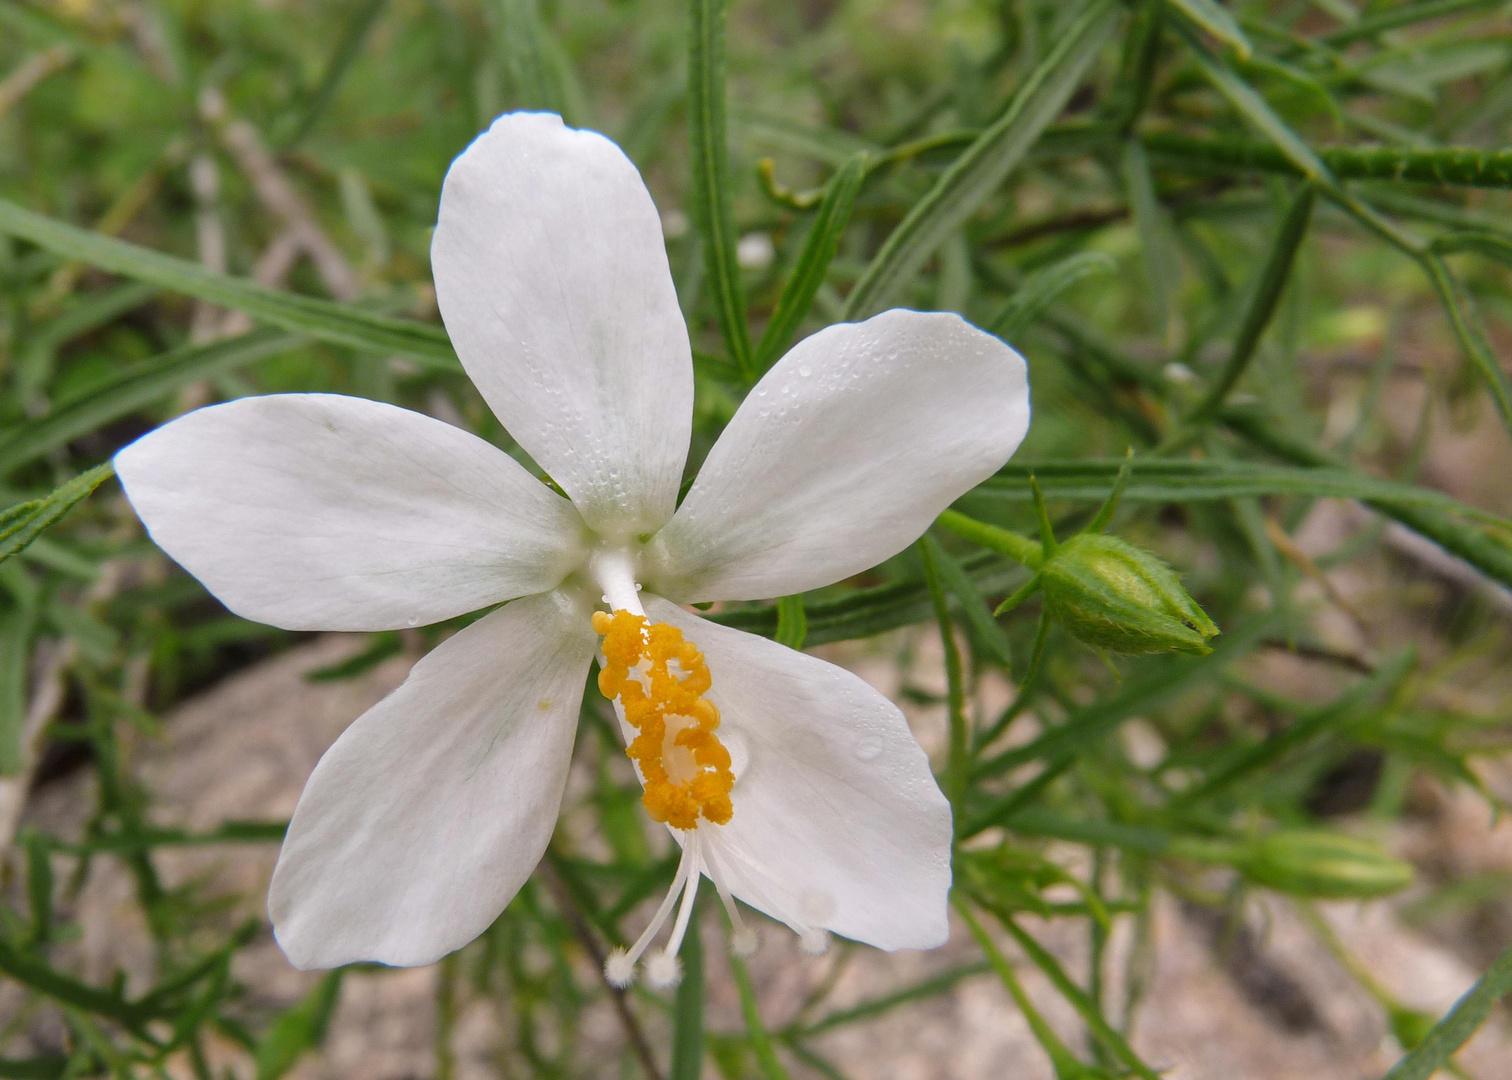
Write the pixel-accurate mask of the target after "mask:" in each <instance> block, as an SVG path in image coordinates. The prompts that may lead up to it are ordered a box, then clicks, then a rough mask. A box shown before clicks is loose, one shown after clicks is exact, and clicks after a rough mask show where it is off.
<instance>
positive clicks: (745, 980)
mask: <svg viewBox="0 0 1512 1080" xmlns="http://www.w3.org/2000/svg"><path fill="white" fill-rule="evenodd" d="M729 959H730V974H731V975H733V976H734V977H735V990H736V992H737V993H738V994H739V995H740V1013H741V1016H743V1017H744V1018H745V1026H746V1039H747V1041H749V1042H750V1044H751V1050H752V1051H753V1052H754V1053H755V1054H756V1063H757V1064H758V1065H760V1066H761V1072H762V1074H763V1075H764V1076H765V1077H766V1080H791V1077H790V1076H789V1074H788V1071H787V1070H786V1069H785V1068H783V1067H782V1062H781V1061H780V1060H779V1059H778V1057H777V1051H776V1050H774V1049H773V1048H772V1037H771V1035H770V1034H768V1033H767V1028H766V1024H765V1023H764V1022H763V1021H762V1019H761V1006H760V1004H759V1003H758V1002H757V1000H756V987H755V986H754V985H752V983H751V973H750V972H749V971H747V970H746V964H745V961H744V960H742V959H741V958H740V957H739V956H737V955H736V954H735V953H733V952H732V953H730V957H729Z"/></svg>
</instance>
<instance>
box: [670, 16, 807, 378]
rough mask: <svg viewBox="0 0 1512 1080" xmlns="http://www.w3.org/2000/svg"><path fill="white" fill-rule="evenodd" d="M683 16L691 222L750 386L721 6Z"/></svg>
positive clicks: (734, 356)
mask: <svg viewBox="0 0 1512 1080" xmlns="http://www.w3.org/2000/svg"><path fill="white" fill-rule="evenodd" d="M688 14H689V20H688V44H689V55H688V145H689V151H690V154H691V161H690V171H691V173H692V181H693V184H692V190H691V193H690V196H689V197H690V198H691V199H692V206H693V220H694V223H695V224H696V225H697V227H698V233H699V236H700V237H701V238H702V240H703V247H704V261H705V264H706V267H707V269H708V275H709V282H710V286H711V288H712V289H713V292H714V311H715V315H716V316H717V317H718V319H719V330H720V333H722V334H723V335H724V340H725V348H726V349H728V350H729V352H730V359H731V360H733V361H734V362H735V366H736V367H737V368H738V369H739V370H740V374H741V376H742V377H743V378H744V379H745V380H746V381H747V382H754V381H755V377H756V368H755V365H754V358H753V356H752V350H751V332H750V328H749V327H748V326H747V325H746V305H745V290H744V288H743V287H742V285H741V282H740V262H739V260H737V258H736V256H735V248H736V243H737V240H738V238H737V237H736V235H735V216H734V212H733V210H732V209H731V204H730V147H729V143H728V141H727V139H726V135H725V19H726V14H727V10H726V0H689V2H688ZM816 288H817V286H816Z"/></svg>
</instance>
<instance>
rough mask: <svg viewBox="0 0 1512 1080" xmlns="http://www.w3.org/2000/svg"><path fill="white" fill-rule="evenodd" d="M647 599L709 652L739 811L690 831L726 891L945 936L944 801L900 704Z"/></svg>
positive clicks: (852, 927)
mask: <svg viewBox="0 0 1512 1080" xmlns="http://www.w3.org/2000/svg"><path fill="white" fill-rule="evenodd" d="M645 600H646V605H645V606H646V614H647V615H648V616H650V617H651V618H652V619H654V620H656V621H658V622H669V623H672V624H673V625H674V626H677V627H678V628H680V629H681V630H682V631H683V634H684V635H685V636H686V637H687V639H688V640H689V641H692V642H693V643H694V644H696V645H697V646H698V647H699V649H701V650H702V651H703V653H704V656H705V658H706V659H707V660H708V662H709V672H710V674H711V675H712V677H713V680H714V685H713V688H712V689H711V690H710V691H709V693H708V695H707V696H708V698H709V699H710V700H711V701H713V702H714V704H716V705H717V706H719V710H720V713H721V715H722V717H723V719H722V722H721V724H720V727H719V737H720V739H721V740H722V741H723V742H724V743H725V745H726V746H727V747H728V748H729V750H730V754H731V757H732V758H733V759H734V767H735V775H736V780H735V787H734V790H733V791H732V792H731V802H732V804H733V805H734V808H735V814H734V817H732V818H731V819H730V823H729V824H728V825H725V826H723V827H719V826H711V825H708V824H704V825H701V826H700V831H702V830H703V829H708V830H710V832H711V834H712V836H713V839H714V843H715V844H716V847H715V853H716V857H717V858H718V859H719V863H720V867H719V868H720V871H721V873H722V874H723V875H724V877H725V879H726V883H727V884H728V885H729V886H730V890H731V892H733V893H734V894H735V895H736V896H738V897H740V899H742V900H744V901H745V902H746V903H748V904H750V905H751V906H752V907H755V908H758V909H760V910H762V911H765V912H766V913H767V914H768V915H771V916H772V917H773V918H776V919H780V920H782V921H783V922H786V923H787V924H788V925H790V926H792V927H794V929H801V928H814V927H820V926H822V927H824V928H825V929H828V930H832V931H834V932H835V933H837V934H842V935H844V936H845V937H848V938H851V939H853V940H855V941H861V942H865V943H867V944H869V945H875V946H876V947H877V948H880V949H931V948H934V947H935V946H937V945H941V944H943V943H944V942H945V939H946V937H947V936H948V935H949V928H948V923H947V918H946V906H947V902H948V897H949V893H950V844H951V820H950V804H949V803H947V802H946V801H945V796H944V795H942V794H941V793H940V789H939V788H938V787H937V786H936V785H935V781H934V777H933V776H932V775H930V771H929V759H928V758H927V757H925V755H924V751H923V750H922V749H921V748H920V746H919V744H918V742H917V741H915V739H914V737H913V734H912V733H911V732H910V731H909V729H908V722H907V721H906V720H904V718H903V714H902V713H901V712H899V711H898V707H897V706H896V705H894V704H893V703H892V702H890V701H888V700H887V698H885V697H884V696H882V694H880V693H878V692H877V691H876V690H874V689H872V688H871V687H870V686H868V685H867V684H866V683H865V682H863V681H862V680H861V679H860V678H859V677H857V676H856V675H853V674H851V673H850V672H848V671H846V670H845V669H843V668H839V667H836V666H835V665H833V664H829V663H826V662H825V661H823V660H819V659H817V658H815V657H812V656H807V655H805V654H803V653H800V652H795V651H794V650H792V649H789V648H787V647H786V646H785V645H778V644H777V643H775V642H772V641H768V640H766V639H765V638H760V637H756V636H755V635H752V634H746V633H743V632H741V631H739V630H732V629H730V628H729V627H724V626H719V625H717V624H715V623H711V622H707V621H705V620H703V619H700V618H698V617H697V616H696V615H690V614H689V613H687V612H686V611H683V610H682V609H681V608H679V607H677V606H676V605H674V604H672V603H669V602H668V601H666V600H663V599H661V598H660V597H655V596H648V597H646V598H645Z"/></svg>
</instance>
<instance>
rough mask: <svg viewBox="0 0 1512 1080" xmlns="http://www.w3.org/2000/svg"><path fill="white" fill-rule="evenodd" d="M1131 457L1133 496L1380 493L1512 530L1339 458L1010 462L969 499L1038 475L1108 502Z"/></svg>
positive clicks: (1012, 493) (1016, 493) (1013, 489)
mask: <svg viewBox="0 0 1512 1080" xmlns="http://www.w3.org/2000/svg"><path fill="white" fill-rule="evenodd" d="M1125 464H1127V465H1128V467H1129V479H1128V482H1127V486H1126V487H1125V488H1124V491H1123V495H1122V498H1124V499H1125V500H1128V501H1130V502H1147V503H1183V502H1207V501H1214V500H1220V499H1237V498H1246V497H1253V496H1265V495H1301V496H1306V497H1308V498H1336V499H1357V500H1360V501H1362V502H1369V501H1372V500H1375V501H1389V502H1391V503H1394V504H1397V505H1401V506H1421V507H1432V508H1434V509H1436V510H1440V511H1443V512H1445V513H1450V514H1455V515H1457V516H1461V517H1465V518H1469V519H1472V520H1476V521H1483V522H1486V523H1487V524H1490V525H1494V526H1497V527H1500V528H1506V529H1512V520H1509V519H1507V518H1503V517H1500V516H1499V515H1496V514H1492V513H1490V512H1488V511H1484V510H1480V509H1478V508H1476V507H1473V506H1469V505H1467V504H1465V503H1462V502H1460V501H1458V500H1457V499H1454V498H1452V497H1451V496H1448V495H1445V494H1444V493H1443V492H1441V491H1435V490H1433V489H1432V488H1425V487H1418V486H1417V485H1415V484H1406V483H1402V482H1401V481H1398V480H1382V479H1379V478H1377V477H1374V476H1370V475H1368V474H1366V473H1361V472H1357V471H1355V470H1353V469H1345V468H1339V467H1337V466H1333V465H1320V466H1317V467H1313V468H1297V467H1293V466H1286V465H1266V464H1261V463H1258V462H1252V461H1226V460H1220V459H1212V458H1209V459H1205V460H1201V461H1193V460H1182V459H1171V458H1134V459H1132V460H1127V461H1126V459H1124V458H1102V459H1097V458H1080V459H1059V458H1041V459H1039V460H1035V459H1028V460H1023V461H1010V462H1009V463H1008V464H1007V465H1005V466H1003V468H1002V469H1000V470H999V471H998V473H997V475H996V476H993V477H991V478H990V479H988V480H986V481H985V482H983V483H982V484H981V485H980V486H978V487H976V488H975V489H973V490H972V491H971V492H970V493H969V494H967V495H966V496H964V497H963V499H962V502H963V503H970V502H976V501H979V500H1007V501H1011V502H1028V501H1030V500H1031V499H1032V497H1033V493H1032V491H1031V490H1030V485H1029V479H1030V477H1031V476H1032V477H1034V478H1035V479H1036V480H1037V481H1038V482H1039V486H1040V490H1041V491H1042V492H1044V494H1045V498H1047V499H1052V500H1062V501H1074V502H1101V501H1102V500H1104V499H1106V498H1108V496H1109V495H1111V494H1112V492H1113V487H1114V482H1115V481H1116V480H1117V479H1118V472H1119V470H1120V469H1121V468H1123V467H1124V465H1125ZM983 542H985V541H983ZM1026 550H1027V549H1026Z"/></svg>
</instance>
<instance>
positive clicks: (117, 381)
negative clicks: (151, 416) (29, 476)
mask: <svg viewBox="0 0 1512 1080" xmlns="http://www.w3.org/2000/svg"><path fill="white" fill-rule="evenodd" d="M307 340H308V339H307V338H305V337H304V336H303V335H301V334H286V333H284V332H283V331H281V330H253V331H252V332H251V333H248V334H243V335H241V336H240V337H235V338H230V339H228V340H225V341H216V342H211V343H210V344H208V345H185V346H183V347H181V348H177V349H173V350H171V351H169V352H166V353H164V354H163V355H161V356H157V357H153V358H152V359H150V360H143V361H141V362H140V363H136V364H132V365H130V366H128V367H126V368H123V369H122V370H120V371H119V372H117V373H115V374H114V375H113V376H112V377H111V378H110V379H108V380H107V381H106V382H104V383H102V384H99V385H97V386H96V387H95V388H94V389H93V390H91V391H90V392H88V393H87V394H85V395H84V396H83V397H81V398H78V399H76V400H74V401H71V402H65V403H62V404H60V405H59V406H58V407H57V408H55V409H54V410H53V411H52V412H50V413H48V414H47V415H45V416H43V417H40V418H39V419H36V420H32V421H30V422H29V423H26V424H23V425H21V426H20V427H19V428H16V429H13V430H12V431H11V432H10V433H8V434H7V435H6V436H4V437H0V476H4V475H7V474H8V473H10V472H11V471H12V470H14V469H15V468H17V467H18V466H20V465H24V464H25V463H26V462H28V461H32V460H34V459H35V458H38V457H40V456H42V455H43V454H46V453H47V452H48V451H50V450H54V449H56V448H58V447H60V446H63V445H65V444H67V443H69V442H71V441H73V440H74V439H76V438H78V437H79V436H81V435H85V434H88V433H89V432H91V431H96V430H98V429H99V428H101V427H103V426H104V425H106V424H108V423H110V422H111V421H113V420H119V419H120V418H121V417H123V416H127V415H129V414H131V413H133V412H135V411H136V410H138V409H140V408H142V407H143V406H144V405H150V404H151V403H152V402H154V401H157V400H159V399H161V398H163V397H166V396H167V395H168V394H171V393H173V392H174V391H175V390H178V389H180V388H182V387H185V386H188V385H189V384H190V383H193V382H198V381H199V380H201V379H211V378H215V377H216V376H218V375H224V374H225V373H226V372H228V371H234V370H235V369H236V368H239V367H243V366H245V365H247V364H251V363H254V362H256V361H258V360H262V359H265V358H266V357H269V356H276V355H277V354H279V353H282V352H287V351H288V350H290V349H293V348H297V347H298V346H300V345H302V344H304V343H305V342H306V341H307Z"/></svg>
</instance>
